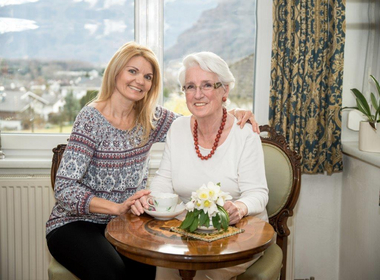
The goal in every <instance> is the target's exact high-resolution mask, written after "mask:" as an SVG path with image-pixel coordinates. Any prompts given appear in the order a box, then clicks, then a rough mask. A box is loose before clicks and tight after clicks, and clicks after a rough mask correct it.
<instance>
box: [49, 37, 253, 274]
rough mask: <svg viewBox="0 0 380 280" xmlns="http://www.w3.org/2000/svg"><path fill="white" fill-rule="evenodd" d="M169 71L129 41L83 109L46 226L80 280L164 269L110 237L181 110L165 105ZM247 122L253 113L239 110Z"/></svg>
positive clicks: (52, 246)
mask: <svg viewBox="0 0 380 280" xmlns="http://www.w3.org/2000/svg"><path fill="white" fill-rule="evenodd" d="M160 83H161V74H160V68H159V65H158V62H157V58H156V56H155V55H154V53H153V52H152V51H151V50H150V49H149V48H146V47H144V46H141V45H139V44H137V43H134V42H129V43H126V44H125V45H123V46H122V47H121V48H120V49H119V50H118V51H117V52H116V53H115V54H114V56H113V57H112V59H111V60H110V62H109V64H108V66H107V68H106V69H105V72H104V77H103V82H102V86H101V90H100V93H99V95H98V96H97V98H96V100H94V101H93V102H91V103H90V104H88V105H87V106H85V107H84V108H83V109H82V110H81V111H80V112H79V114H78V116H77V118H76V120H75V122H74V125H73V130H72V133H71V135H70V138H69V141H68V144H67V147H66V150H65V153H64V155H63V158H62V161H61V164H60V167H59V169H58V172H57V177H56V182H55V198H56V204H55V206H54V208H53V210H52V212H51V215H50V218H49V220H48V221H47V224H46V234H47V237H46V238H47V244H48V248H49V251H50V253H51V254H52V255H53V257H54V258H55V259H56V260H57V261H58V262H59V263H61V264H62V265H63V266H65V267H66V268H67V269H69V270H70V271H71V272H72V273H73V274H75V275H76V276H77V277H79V278H80V279H91V280H94V279H129V277H130V272H131V270H134V271H136V270H138V271H139V276H140V278H141V279H154V276H155V270H156V268H155V267H153V266H149V265H145V264H142V263H138V262H135V261H133V260H130V259H128V258H126V257H124V256H122V255H121V254H119V253H118V252H117V251H116V249H115V248H114V247H113V246H112V245H111V244H110V243H109V242H108V241H107V239H106V238H105V236H104V230H105V227H106V225H107V223H108V222H109V221H110V219H112V218H113V217H115V216H117V215H121V214H124V213H126V212H128V211H129V210H130V207H131V205H132V204H133V203H134V202H135V200H137V199H139V198H140V197H141V196H143V195H146V194H148V193H149V191H148V190H144V189H145V187H146V183H147V176H148V156H149V150H150V148H151V146H152V144H154V143H155V142H163V141H165V139H166V134H167V131H168V130H169V128H170V126H171V124H172V122H173V121H174V120H175V119H176V118H178V117H179V115H177V114H175V113H173V112H170V111H169V110H167V109H165V108H163V107H161V106H157V98H158V96H159V92H160ZM239 113H240V114H242V115H244V117H242V116H240V118H241V119H242V122H243V123H244V122H245V121H246V119H247V118H248V117H250V120H251V122H252V123H253V128H254V129H255V128H256V125H257V124H256V123H255V122H254V118H253V114H252V113H251V112H249V111H248V112H247V111H242V110H240V111H239Z"/></svg>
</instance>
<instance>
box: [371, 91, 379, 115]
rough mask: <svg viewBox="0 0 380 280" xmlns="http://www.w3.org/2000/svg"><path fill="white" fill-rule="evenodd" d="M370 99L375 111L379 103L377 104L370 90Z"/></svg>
mask: <svg viewBox="0 0 380 280" xmlns="http://www.w3.org/2000/svg"><path fill="white" fill-rule="evenodd" d="M371 101H372V106H373V108H375V111H377V109H378V108H379V105H378V104H377V100H376V97H375V95H374V94H373V92H371Z"/></svg>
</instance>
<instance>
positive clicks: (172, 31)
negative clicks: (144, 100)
mask: <svg viewBox="0 0 380 280" xmlns="http://www.w3.org/2000/svg"><path fill="white" fill-rule="evenodd" d="M255 45H256V1H243V0H234V1H217V0H211V1H204V0H194V1H186V0H177V1H165V6H164V57H163V60H164V67H163V69H164V87H163V95H164V96H163V100H164V106H165V107H166V108H169V109H171V110H173V111H176V112H178V113H182V114H185V115H186V114H189V112H188V110H187V108H186V103H185V97H184V95H183V93H182V92H181V89H180V86H179V83H178V81H177V73H178V70H179V67H180V62H181V61H182V59H183V57H184V56H185V55H187V54H190V53H193V52H199V51H211V52H214V53H216V54H217V55H219V56H220V57H222V58H223V59H224V60H225V61H226V62H227V63H228V65H229V67H230V69H231V71H232V73H233V74H234V76H235V79H236V84H235V88H234V89H233V90H232V91H231V92H230V94H229V101H230V102H229V103H230V104H229V107H233V108H236V107H239V108H245V109H250V110H251V109H252V105H253V92H254V65H255V49H256V46H255Z"/></svg>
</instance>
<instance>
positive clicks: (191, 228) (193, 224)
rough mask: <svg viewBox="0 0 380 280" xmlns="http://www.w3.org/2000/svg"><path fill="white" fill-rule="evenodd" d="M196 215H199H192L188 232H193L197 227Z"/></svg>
mask: <svg viewBox="0 0 380 280" xmlns="http://www.w3.org/2000/svg"><path fill="white" fill-rule="evenodd" d="M194 212H195V211H194ZM198 217H199V215H196V216H194V219H193V223H192V224H191V226H190V228H189V231H190V232H193V231H195V230H196V229H197V228H198V219H199V218H198Z"/></svg>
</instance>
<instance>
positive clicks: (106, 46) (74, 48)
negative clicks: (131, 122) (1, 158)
mask: <svg viewBox="0 0 380 280" xmlns="http://www.w3.org/2000/svg"><path fill="white" fill-rule="evenodd" d="M0 7H1V13H0V40H1V44H0V53H1V59H0V67H1V78H0V125H1V128H2V130H3V132H11V133H12V132H17V133H25V132H27V133H61V132H66V133H69V132H71V125H72V122H73V121H74V119H75V116H76V115H77V113H78V112H79V110H80V109H81V108H82V107H83V106H84V105H85V104H86V103H87V102H88V101H89V100H91V99H92V98H93V97H94V96H95V95H96V93H97V91H98V89H99V87H100V83H101V78H102V71H103V70H104V67H105V65H106V63H107V62H108V60H109V59H110V58H111V56H112V55H113V53H114V52H115V51H116V50H117V49H118V48H119V47H120V46H121V45H122V44H123V43H124V42H126V41H131V40H133V39H134V1H133V0H119V1H111V0H102V1H97V0H55V1H50V0H18V1H2V3H1V4H0Z"/></svg>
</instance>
